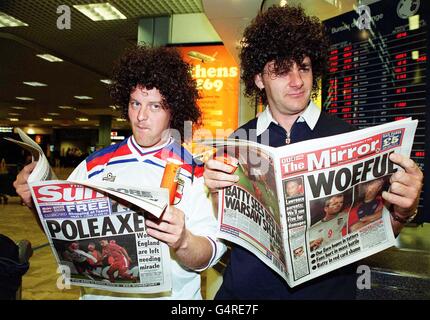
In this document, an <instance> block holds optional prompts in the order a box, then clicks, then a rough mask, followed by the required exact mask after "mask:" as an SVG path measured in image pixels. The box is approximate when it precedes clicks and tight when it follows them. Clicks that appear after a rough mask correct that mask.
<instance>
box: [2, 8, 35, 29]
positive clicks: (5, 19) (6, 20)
mask: <svg viewBox="0 0 430 320" xmlns="http://www.w3.org/2000/svg"><path fill="white" fill-rule="evenodd" d="M27 26H28V24H26V23H24V22H22V21H21V20H19V19H17V18H14V17H12V16H10V15H8V14H6V13H4V12H1V11H0V28H3V27H27Z"/></svg>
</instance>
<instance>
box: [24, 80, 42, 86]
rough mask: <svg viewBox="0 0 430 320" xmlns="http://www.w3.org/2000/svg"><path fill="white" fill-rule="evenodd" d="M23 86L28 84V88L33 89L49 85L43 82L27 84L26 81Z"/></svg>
mask: <svg viewBox="0 0 430 320" xmlns="http://www.w3.org/2000/svg"><path fill="white" fill-rule="evenodd" d="M23 84H26V85H27V86H32V87H46V86H47V84H45V83H42V82H36V81H34V82H26V81H24V82H23Z"/></svg>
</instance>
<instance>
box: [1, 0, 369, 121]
mask: <svg viewBox="0 0 430 320" xmlns="http://www.w3.org/2000/svg"><path fill="white" fill-rule="evenodd" d="M97 2H107V0H105V1H104V0H37V1H36V0H32V1H30V0H1V1H0V11H1V12H4V13H6V14H8V15H11V16H13V17H15V18H17V19H19V20H21V21H23V22H25V23H27V24H28V25H29V26H27V27H6V28H0V61H1V65H0V66H1V67H0V126H20V127H25V126H36V127H48V128H56V127H58V128H62V127H63V128H67V127H70V128H74V127H96V126H97V125H98V119H99V116H100V115H112V116H113V118H114V119H116V118H117V117H119V116H120V113H119V111H118V110H114V109H113V108H111V107H110V106H111V105H112V102H111V100H110V98H109V95H108V92H107V85H106V84H104V83H102V82H100V80H101V79H108V78H109V75H110V73H111V70H112V64H113V62H114V61H115V60H116V59H117V57H118V56H119V55H120V54H121V52H122V51H123V50H124V48H125V47H127V46H130V45H132V44H135V43H136V42H137V29H138V21H139V19H140V18H143V17H154V16H166V15H172V14H185V13H200V12H204V13H205V14H206V16H207V17H208V19H209V21H210V22H211V23H212V25H213V26H214V29H215V30H216V31H217V33H218V34H219V36H220V38H221V39H222V40H223V42H224V44H225V45H226V47H227V49H228V50H229V51H230V53H232V55H233V56H234V57H235V58H236V59H237V49H238V42H239V40H240V38H241V34H242V32H243V29H244V28H245V26H246V25H247V24H248V23H249V21H250V20H251V19H252V18H253V17H254V16H255V15H256V14H257V13H258V11H259V10H260V9H261V8H263V9H264V8H265V7H267V6H269V5H271V4H273V3H278V2H279V0H265V1H262V0H109V3H110V4H112V5H113V6H115V7H116V8H118V9H119V10H120V11H121V12H122V13H123V14H124V15H125V16H126V17H127V19H126V20H112V21H96V22H95V21H92V20H90V19H89V18H87V17H86V16H84V15H83V14H81V13H80V12H79V11H77V10H76V9H75V8H73V5H76V4H88V3H97ZM288 2H289V3H290V2H291V3H298V2H300V3H301V5H302V6H303V7H304V8H305V9H306V10H307V11H308V13H310V14H313V15H317V16H319V17H320V19H327V18H330V17H333V16H336V15H339V14H341V13H343V12H347V11H350V10H352V9H353V4H355V3H356V1H355V0H301V1H298V0H289V1H288ZM368 2H369V1H368ZM331 3H333V4H331ZM60 5H67V6H69V7H70V8H71V29H69V30H67V29H66V30H60V29H58V28H57V19H58V17H59V16H60V15H61V13H57V8H58V6H60ZM41 53H50V54H53V55H55V56H57V57H59V58H61V59H63V60H64V62H55V63H51V62H48V61H45V60H42V59H40V58H38V57H37V56H36V54H41ZM28 81H37V82H41V83H45V84H47V86H46V87H31V86H28V85H25V84H23V82H28ZM76 95H85V96H90V97H93V99H91V100H78V99H76V98H74V96H76ZM16 97H31V98H33V99H34V100H32V101H21V100H18V99H16ZM59 106H70V107H72V109H68V110H64V109H60V108H59ZM17 107H18V108H19V109H16V108H17ZM23 108H24V109H23ZM50 113H51V115H50ZM47 117H49V118H52V119H53V121H51V122H45V121H43V120H41V118H47ZM10 118H17V119H19V121H18V122H12V121H11V120H10ZM77 118H88V119H89V121H87V122H80V121H78V120H77ZM112 127H113V128H115V129H121V128H126V127H127V123H126V122H119V121H116V120H114V121H113V122H112Z"/></svg>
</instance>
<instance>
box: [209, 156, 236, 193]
mask: <svg viewBox="0 0 430 320" xmlns="http://www.w3.org/2000/svg"><path fill="white" fill-rule="evenodd" d="M230 172H231V166H230V165H227V164H225V163H222V162H221V161H218V160H213V159H211V160H209V161H208V162H206V164H205V171H204V173H203V177H204V179H205V184H206V186H207V187H208V188H209V189H211V191H215V190H217V189H221V188H225V187H229V186H231V185H233V184H234V183H236V182H238V181H239V176H237V175H235V174H230Z"/></svg>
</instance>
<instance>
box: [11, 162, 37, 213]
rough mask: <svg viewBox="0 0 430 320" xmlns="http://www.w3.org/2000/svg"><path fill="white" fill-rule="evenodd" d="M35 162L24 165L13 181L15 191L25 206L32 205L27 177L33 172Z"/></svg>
mask: <svg viewBox="0 0 430 320" xmlns="http://www.w3.org/2000/svg"><path fill="white" fill-rule="evenodd" d="M36 164H37V162H32V163H30V164H28V165H26V166H25V167H24V168H23V169H22V170H21V171H20V172H19V174H18V175H17V177H16V180H15V181H14V182H13V186H14V188H15V190H16V193H17V194H18V195H19V196H20V197H21V199H22V201H23V203H24V204H25V205H26V206H27V207H32V206H33V201H32V198H31V192H30V187H29V186H28V183H27V181H28V177H29V176H30V174H31V173H32V172H33V170H34V167H35V166H36Z"/></svg>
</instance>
